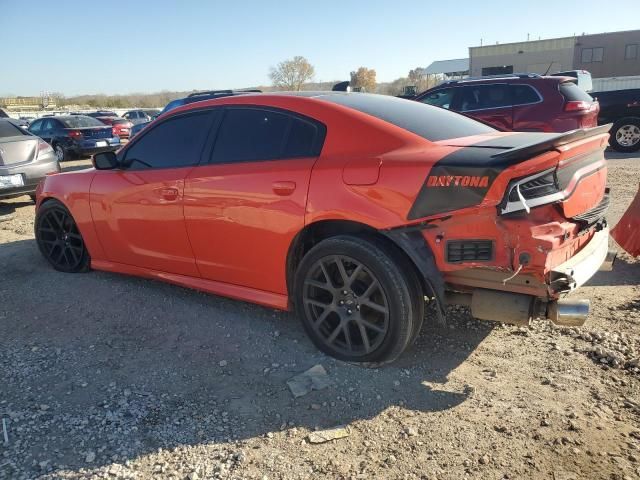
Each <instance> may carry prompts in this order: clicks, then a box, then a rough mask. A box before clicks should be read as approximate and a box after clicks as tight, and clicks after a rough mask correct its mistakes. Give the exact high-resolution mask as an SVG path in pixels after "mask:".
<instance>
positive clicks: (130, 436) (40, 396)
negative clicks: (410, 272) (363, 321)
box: [0, 240, 493, 469]
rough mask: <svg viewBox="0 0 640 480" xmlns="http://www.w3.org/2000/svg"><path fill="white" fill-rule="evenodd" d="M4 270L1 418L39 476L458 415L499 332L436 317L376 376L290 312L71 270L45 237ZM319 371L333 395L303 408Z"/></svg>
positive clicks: (2, 257) (3, 253)
mask: <svg viewBox="0 0 640 480" xmlns="http://www.w3.org/2000/svg"><path fill="white" fill-rule="evenodd" d="M0 264H2V265H3V266H4V271H3V275H4V278H5V279H6V280H5V281H3V285H2V289H1V290H0V319H1V322H2V323H3V324H4V330H5V332H6V333H5V334H4V335H3V336H2V337H1V338H0V360H1V361H0V364H3V365H5V366H6V372H5V377H6V378H5V380H4V382H3V391H2V392H0V402H3V403H2V408H0V414H2V410H5V412H13V413H15V414H16V416H14V417H12V418H14V419H15V420H13V421H12V424H11V425H10V431H11V435H12V437H13V436H14V435H15V437H14V438H16V437H17V438H16V440H18V439H19V440H20V441H21V442H22V445H27V446H28V450H29V451H30V454H31V456H30V457H29V456H26V457H24V458H23V459H15V461H17V462H25V463H24V465H22V468H27V469H29V468H31V467H30V463H29V462H32V460H34V459H35V460H36V463H34V465H35V464H37V462H39V461H41V459H48V457H47V454H46V453H43V452H52V451H57V452H58V453H57V456H56V458H53V459H51V460H52V463H51V464H50V466H49V467H47V468H53V469H56V468H58V467H57V466H56V465H66V466H68V467H69V468H72V469H75V468H78V467H81V466H83V467H86V466H87V465H86V464H85V463H84V453H83V452H85V451H87V450H92V451H96V449H97V448H98V446H100V447H101V450H99V454H98V456H97V458H96V460H95V463H93V464H92V466H100V465H106V464H110V463H112V462H113V461H114V460H113V459H114V458H116V459H118V461H125V460H126V459H132V458H136V457H138V456H141V455H145V454H147V453H150V452H152V451H154V450H156V449H158V448H160V447H162V448H165V449H166V448H174V447H177V446H179V445H197V444H204V443H213V442H229V441H237V440H244V439H249V438H253V437H256V436H263V435H266V434H269V433H270V432H276V431H280V430H287V429H291V428H294V427H296V428H308V429H311V430H313V429H316V428H328V427H334V426H337V425H348V424H353V423H354V422H361V421H366V420H367V419H371V418H373V417H376V416H378V415H380V414H381V413H382V412H384V411H386V410H388V409H390V408H391V409H393V408H395V407H399V408H403V409H409V410H417V411H421V412H434V413H435V412H438V411H442V410H446V409H451V408H455V407H456V406H457V405H459V404H461V403H462V402H464V401H465V400H466V399H467V398H469V396H470V395H471V394H472V390H473V388H472V387H470V386H469V385H465V384H464V383H459V382H456V381H450V380H449V375H450V373H451V372H452V371H453V370H454V369H456V368H457V367H458V366H459V365H460V364H462V363H463V362H465V361H466V360H467V359H468V357H469V355H471V354H472V352H474V351H475V350H476V348H477V347H478V346H479V345H480V344H481V343H482V341H483V340H484V339H485V338H486V337H487V336H488V335H489V333H490V332H491V330H492V328H493V327H492V324H490V323H482V322H477V321H475V320H473V319H471V318H470V317H469V316H468V314H467V313H466V312H465V311H463V310H456V311H452V312H451V322H450V323H449V324H448V325H447V326H444V327H441V326H438V325H437V324H436V323H435V322H434V321H433V319H432V318H427V322H428V324H427V325H426V326H425V328H424V329H423V331H422V334H421V336H420V338H419V340H418V342H417V344H416V345H415V346H413V347H412V348H411V349H410V350H409V351H407V352H406V353H405V355H404V356H403V357H402V358H401V359H400V360H398V361H397V362H395V363H393V364H391V365H387V366H384V367H382V368H378V369H367V368H362V367H358V366H354V365H350V364H346V363H343V362H339V361H336V360H334V359H332V358H330V357H327V356H325V355H323V354H322V353H320V352H319V351H318V350H316V349H315V348H314V347H313V346H312V344H311V342H310V341H309V340H308V339H307V338H306V336H305V334H304V331H303V329H302V327H301V325H300V324H299V322H298V321H297V320H296V319H295V318H294V316H293V315H291V314H288V313H283V312H277V311H274V310H271V309H268V308H263V307H258V306H255V305H251V304H248V303H244V302H239V301H233V300H227V299H224V298H221V297H216V296H213V295H206V294H202V293H199V292H195V291H191V290H187V289H183V288H180V287H176V286H172V285H168V284H163V283H160V282H154V281H150V280H144V279H138V278H132V277H126V276H122V275H116V274H109V273H102V272H90V273H86V274H63V273H59V272H56V271H54V270H53V269H51V268H50V267H49V266H48V264H46V262H45V260H44V259H42V257H41V256H40V255H39V254H38V253H37V247H36V245H35V242H34V241H32V240H26V241H19V242H13V243H8V244H4V245H0ZM316 364H321V365H323V366H324V368H325V369H326V370H327V372H328V377H329V380H330V383H331V385H330V386H329V387H328V388H326V389H323V390H319V391H312V392H310V393H309V394H307V395H305V396H303V397H300V398H294V397H293V396H292V394H291V392H290V391H289V389H288V387H287V380H289V379H290V378H291V377H293V376H295V375H297V374H299V373H301V372H303V371H305V370H307V369H308V368H310V367H312V366H313V365H316ZM42 404H46V405H47V406H48V407H47V409H46V410H43V409H42V407H41V405H42ZM5 414H6V413H5ZM34 418H35V419H36V421H35V422H33V421H31V423H29V421H28V420H29V419H31V420H33V419H34ZM21 419H22V420H21ZM43 424H46V427H43V426H42V425H43ZM16 431H20V433H15V432H16ZM31 433H32V434H33V437H31V436H30V434H31ZM61 438H64V439H65V441H63V442H61V441H60V439H61ZM81 441H82V442H83V443H82V444H83V447H79V446H78V445H80V442H81ZM9 448H11V444H10V446H9ZM114 455H115V457H114ZM34 468H37V467H34Z"/></svg>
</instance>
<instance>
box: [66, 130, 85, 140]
mask: <svg viewBox="0 0 640 480" xmlns="http://www.w3.org/2000/svg"><path fill="white" fill-rule="evenodd" d="M67 134H68V135H69V136H70V137H71V138H74V139H76V140H77V139H79V138H82V132H81V131H80V130H69V132H67Z"/></svg>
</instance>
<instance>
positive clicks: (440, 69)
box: [424, 58, 469, 75]
mask: <svg viewBox="0 0 640 480" xmlns="http://www.w3.org/2000/svg"><path fill="white" fill-rule="evenodd" d="M468 70H469V59H468V58H454V59H452V60H438V61H436V62H433V63H432V64H431V65H429V66H428V67H427V68H425V69H424V73H425V74H429V75H432V74H439V73H454V72H466V71H468Z"/></svg>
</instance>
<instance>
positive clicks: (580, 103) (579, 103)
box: [564, 100, 593, 112]
mask: <svg viewBox="0 0 640 480" xmlns="http://www.w3.org/2000/svg"><path fill="white" fill-rule="evenodd" d="M592 105H593V104H592V102H586V101H584V100H572V101H569V102H567V103H565V104H564V111H565V112H588V111H589V110H590V109H591V106H592Z"/></svg>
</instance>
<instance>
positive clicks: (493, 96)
mask: <svg viewBox="0 0 640 480" xmlns="http://www.w3.org/2000/svg"><path fill="white" fill-rule="evenodd" d="M511 105H512V103H511V95H510V89H509V85H506V84H495V85H468V86H464V87H462V97H461V103H460V111H461V112H471V111H473V110H486V109H489V108H500V107H509V106H511Z"/></svg>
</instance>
